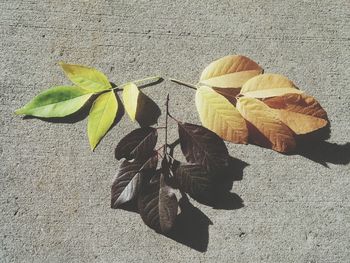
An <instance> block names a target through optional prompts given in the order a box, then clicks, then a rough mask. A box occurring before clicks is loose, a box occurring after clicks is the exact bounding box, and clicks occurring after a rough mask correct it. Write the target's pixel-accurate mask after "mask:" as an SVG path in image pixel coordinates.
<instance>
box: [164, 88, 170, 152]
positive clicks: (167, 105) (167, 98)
mask: <svg viewBox="0 0 350 263" xmlns="http://www.w3.org/2000/svg"><path fill="white" fill-rule="evenodd" d="M165 108H166V114H165V144H164V156H165V155H166V153H167V148H168V117H169V116H170V115H169V94H168V95H167V96H166V102H165Z"/></svg>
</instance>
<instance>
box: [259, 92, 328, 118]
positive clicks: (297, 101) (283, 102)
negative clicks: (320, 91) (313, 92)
mask: <svg viewBox="0 0 350 263" xmlns="http://www.w3.org/2000/svg"><path fill="white" fill-rule="evenodd" d="M263 102H264V103H265V104H266V105H268V106H269V107H270V108H274V109H280V110H286V111H291V112H296V113H301V114H305V115H310V116H313V117H316V118H321V119H325V120H326V119H327V112H326V111H325V110H324V109H323V108H322V107H321V105H320V104H319V102H318V101H317V100H316V99H315V98H313V97H311V96H308V95H305V94H285V95H283V96H279V97H273V98H266V99H264V100H263Z"/></svg>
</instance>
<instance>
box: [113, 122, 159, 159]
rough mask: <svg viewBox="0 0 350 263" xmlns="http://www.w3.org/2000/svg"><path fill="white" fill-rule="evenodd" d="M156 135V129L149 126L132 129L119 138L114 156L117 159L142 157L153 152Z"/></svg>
mask: <svg viewBox="0 0 350 263" xmlns="http://www.w3.org/2000/svg"><path fill="white" fill-rule="evenodd" d="M157 137H158V133H157V130H156V129H154V128H151V127H143V128H139V129H136V130H133V131H132V132H130V133H129V134H127V135H126V136H125V137H124V138H123V139H121V140H120V142H119V143H118V145H117V147H116V148H115V157H116V158H117V160H120V159H121V158H125V159H128V160H131V159H135V158H137V159H143V158H145V157H147V156H149V155H150V154H151V153H152V152H153V149H154V147H155V145H156V143H157Z"/></svg>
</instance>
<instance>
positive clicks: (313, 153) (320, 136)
mask: <svg viewBox="0 0 350 263" xmlns="http://www.w3.org/2000/svg"><path fill="white" fill-rule="evenodd" d="M330 134H331V130H330V124H328V125H327V126H326V127H324V128H322V129H319V130H317V131H314V132H312V133H308V134H305V135H299V136H297V138H296V139H297V148H296V151H295V152H294V153H292V155H300V156H303V157H305V158H307V159H309V160H311V161H313V162H316V163H318V164H321V165H322V166H324V167H329V166H328V163H331V164H339V165H346V164H349V163H350V142H347V143H345V144H338V143H332V142H328V141H326V140H327V139H329V138H330Z"/></svg>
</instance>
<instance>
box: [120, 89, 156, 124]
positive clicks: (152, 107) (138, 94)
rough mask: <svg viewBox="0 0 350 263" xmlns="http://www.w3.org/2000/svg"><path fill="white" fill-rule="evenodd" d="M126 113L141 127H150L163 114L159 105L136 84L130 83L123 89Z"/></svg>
mask: <svg viewBox="0 0 350 263" xmlns="http://www.w3.org/2000/svg"><path fill="white" fill-rule="evenodd" d="M123 102H124V107H125V111H126V112H127V114H128V115H129V117H130V119H131V120H132V121H135V120H136V121H137V122H138V123H139V124H140V126H150V125H153V124H155V123H156V122H157V120H158V117H159V116H160V114H161V112H160V109H159V107H158V106H157V104H155V103H154V101H153V100H151V99H150V98H149V97H148V96H146V95H145V94H144V93H143V92H142V91H141V90H140V89H139V88H138V87H137V86H136V85H135V84H134V83H128V84H126V85H125V86H124V88H123Z"/></svg>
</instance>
